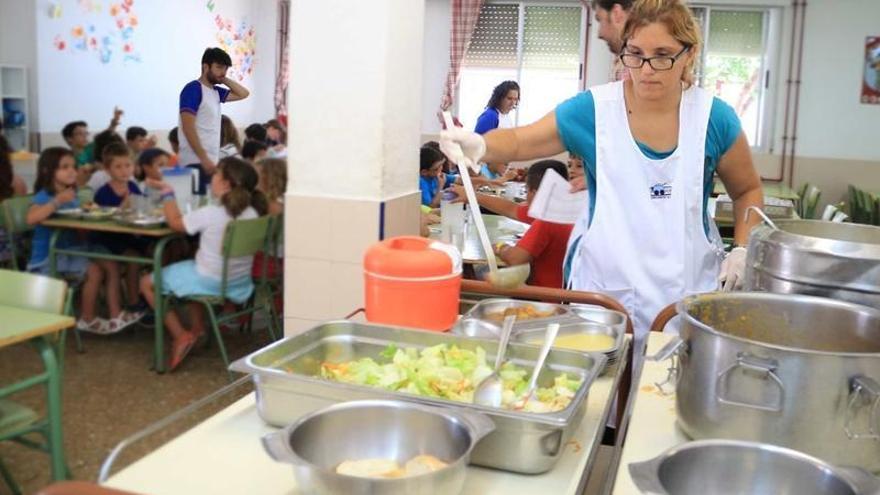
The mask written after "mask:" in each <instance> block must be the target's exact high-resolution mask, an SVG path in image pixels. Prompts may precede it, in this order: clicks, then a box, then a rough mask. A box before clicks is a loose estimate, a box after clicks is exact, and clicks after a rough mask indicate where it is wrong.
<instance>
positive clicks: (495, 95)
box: [486, 81, 522, 110]
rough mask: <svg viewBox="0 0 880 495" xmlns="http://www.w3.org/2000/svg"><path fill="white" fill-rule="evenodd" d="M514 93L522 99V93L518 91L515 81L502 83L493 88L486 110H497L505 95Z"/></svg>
mask: <svg viewBox="0 0 880 495" xmlns="http://www.w3.org/2000/svg"><path fill="white" fill-rule="evenodd" d="M511 90H512V91H516V92H517V93H519V95H520V97H522V92H520V90H519V84H517V83H516V81H504V82H503V83H501V84H499V85H498V86H495V89H493V90H492V97H491V98H489V103H487V104H486V108H494V109H496V110H497V109H498V107H499V106H501V101H502V100H504V98H505V97H506V96H507V93H509V92H510V91H511Z"/></svg>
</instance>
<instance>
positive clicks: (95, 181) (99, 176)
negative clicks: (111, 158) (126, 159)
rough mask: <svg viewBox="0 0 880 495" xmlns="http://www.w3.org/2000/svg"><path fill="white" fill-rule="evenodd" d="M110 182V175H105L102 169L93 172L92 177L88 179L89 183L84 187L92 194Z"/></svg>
mask: <svg viewBox="0 0 880 495" xmlns="http://www.w3.org/2000/svg"><path fill="white" fill-rule="evenodd" d="M108 182H110V174H108V173H107V171H106V170H104V169H99V170H95V171H94V172H93V173H92V176H91V177H90V178H89V182H88V183H87V184H86V187H88V188H89V189H91V190H92V191H94V192H97V191H98V189H101V188H102V187H104V184H106V183H108Z"/></svg>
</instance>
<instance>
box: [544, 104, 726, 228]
mask: <svg viewBox="0 0 880 495" xmlns="http://www.w3.org/2000/svg"><path fill="white" fill-rule="evenodd" d="M556 128H557V130H558V132H559V138H560V139H561V140H562V144H563V145H564V146H565V149H566V150H568V151H569V152H571V153H574V154H576V155H579V156H581V157H582V158H583V159H584V173H586V174H587V177H588V181H587V182H588V184H589V191H590V219H592V218H593V211H594V210H595V207H596V104H595V102H594V101H593V94H592V93H591V92H590V91H584V92H583V93H579V94H577V95H575V96H573V97H571V98H569V99H568V100H566V101H564V102H562V103H560V104H559V106H557V107H556ZM741 129H742V124H741V123H740V121H739V117H737V115H736V112H735V111H734V109H733V107H731V106H730V105H728V104H727V103H725V102H724V101H722V100H720V99H719V98H713V100H712V109H711V111H710V113H709V127H708V129H707V130H706V160H705V162H704V167H705V168H704V173H703V178H704V184H703V212H704V214H703V224H704V225H703V227H704V228H705V229H706V231H707V232H708V228H709V225H708V223H707V222H708V218H707V217H706V215H705V211H706V205H707V203H708V201H709V196H710V195H711V194H712V189H713V177H714V175H715V169H717V168H718V161H719V160H720V159H721V157H722V156H723V155H724V154H725V153H727V150H729V149H730V147H731V146H733V143H734V142H735V141H736V138H737V137H738V136H739V133H740V130H741ZM637 144H638V145H639V148H640V149H641V150H642V153H644V154H645V156H647V157H648V158H650V159H652V160H662V159H664V158H666V157H668V156H669V155H671V154H672V153H673V152H674V151H675V150H674V149H673V150H669V151H663V152H660V151H655V150H653V149H651V148H649V147H648V146H646V145H644V144H643V143H637Z"/></svg>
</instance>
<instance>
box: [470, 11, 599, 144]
mask: <svg viewBox="0 0 880 495" xmlns="http://www.w3.org/2000/svg"><path fill="white" fill-rule="evenodd" d="M583 15H584V13H583V9H582V7H581V6H580V4H578V3H570V4H563V3H560V4H547V3H546V2H544V3H534V4H531V3H529V2H499V3H485V4H484V5H483V7H482V8H481V10H480V17H479V19H478V21H477V26H476V28H475V29H474V34H473V37H472V38H471V44H470V47H469V48H468V52H467V54H466V56H465V59H464V62H463V64H462V71H461V82H460V85H459V91H458V95H459V96H458V115H459V119H460V120H461V122H462V123H463V124H464V125H465V127H467V128H471V129H472V128H473V127H474V125H475V124H476V122H477V117H479V115H480V114H481V113H483V110H484V109H485V108H486V103H487V102H488V101H489V98H490V97H491V96H492V89H493V88H495V86H497V85H498V84H499V83H501V82H502V81H506V80H514V81H517V82H518V83H519V85H520V87H521V88H522V97H521V98H520V102H519V106H518V107H517V109H516V110H514V111H513V112H511V113H510V116H509V119H508V120H509V122H510V124H512V125H524V124H528V123H531V122H534V121H536V120H538V119H540V118H541V117H543V116H544V115H545V114H546V113H547V112H550V111H551V110H553V109H554V108H555V107H556V105H557V104H558V103H559V102H560V101H563V100H565V99H567V98H569V97H570V96H572V95H574V94H575V93H577V92H578V90H579V88H580V76H581V62H582V54H583V48H582V43H581V40H582V39H583V35H582V26H583V25H584V23H583Z"/></svg>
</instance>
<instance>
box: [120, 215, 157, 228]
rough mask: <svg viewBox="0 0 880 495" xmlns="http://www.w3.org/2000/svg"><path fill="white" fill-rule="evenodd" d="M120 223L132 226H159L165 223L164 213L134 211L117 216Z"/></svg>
mask: <svg viewBox="0 0 880 495" xmlns="http://www.w3.org/2000/svg"><path fill="white" fill-rule="evenodd" d="M117 220H118V221H119V222H120V223H123V224H125V225H131V226H134V227H160V226H162V225H164V224H165V216H164V215H156V214H143V213H134V214H129V215H121V216H119V217H117Z"/></svg>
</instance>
